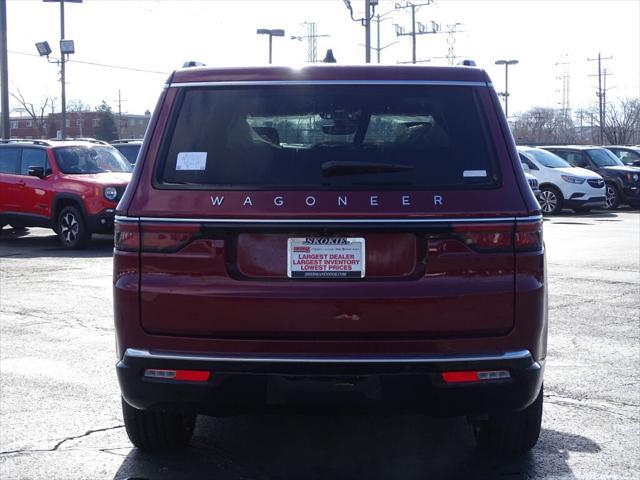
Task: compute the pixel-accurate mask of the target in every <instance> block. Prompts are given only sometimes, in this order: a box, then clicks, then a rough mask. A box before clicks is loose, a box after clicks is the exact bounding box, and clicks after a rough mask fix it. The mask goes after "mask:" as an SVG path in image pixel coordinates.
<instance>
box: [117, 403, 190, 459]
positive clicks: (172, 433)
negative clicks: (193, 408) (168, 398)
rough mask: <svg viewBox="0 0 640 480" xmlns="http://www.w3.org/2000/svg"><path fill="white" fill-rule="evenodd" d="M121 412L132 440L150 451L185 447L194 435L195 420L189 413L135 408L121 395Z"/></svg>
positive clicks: (136, 444) (140, 447)
mask: <svg viewBox="0 0 640 480" xmlns="http://www.w3.org/2000/svg"><path fill="white" fill-rule="evenodd" d="M122 415H123V417H124V426H125V429H126V430H127V435H128V436H129V440H131V443H133V444H134V445H135V446H136V447H138V448H139V449H141V450H146V451H150V452H153V451H161V450H175V449H179V448H184V447H186V446H187V445H188V444H189V441H190V440H191V437H192V436H193V429H194V427H195V421H196V416H195V415H192V414H191V415H190V414H186V413H180V412H164V411H151V410H138V409H137V408H134V407H132V406H131V405H129V404H128V403H127V402H126V401H125V400H124V399H122Z"/></svg>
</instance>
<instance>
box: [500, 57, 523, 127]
mask: <svg viewBox="0 0 640 480" xmlns="http://www.w3.org/2000/svg"><path fill="white" fill-rule="evenodd" d="M517 64H518V60H497V61H496V65H504V92H503V93H501V95H503V96H504V116H505V117H507V120H508V119H509V65H517Z"/></svg>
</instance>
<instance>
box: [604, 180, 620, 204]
mask: <svg viewBox="0 0 640 480" xmlns="http://www.w3.org/2000/svg"><path fill="white" fill-rule="evenodd" d="M617 200H618V193H617V192H616V189H615V188H614V187H612V186H611V185H607V197H606V200H605V203H606V208H608V209H610V208H614V207H615V205H616V203H617Z"/></svg>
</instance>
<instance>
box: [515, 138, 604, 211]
mask: <svg viewBox="0 0 640 480" xmlns="http://www.w3.org/2000/svg"><path fill="white" fill-rule="evenodd" d="M518 154H519V156H520V161H521V162H522V164H523V165H526V166H527V167H528V170H529V173H531V175H533V176H534V177H536V178H537V179H538V182H539V183H540V197H539V199H538V201H539V202H540V207H541V209H542V212H543V213H544V214H546V215H554V214H557V213H560V212H561V211H562V209H563V208H564V207H566V208H572V209H573V210H575V211H576V212H577V213H586V212H588V211H589V210H591V209H592V208H600V207H604V206H605V200H606V194H605V183H604V180H603V179H602V177H601V176H600V175H598V174H597V173H594V172H592V171H591V170H587V169H585V168H578V167H572V166H571V165H570V164H569V163H567V162H565V161H564V160H563V159H562V158H560V157H559V156H557V155H554V154H553V153H551V152H548V151H547V150H542V149H541V148H530V147H518Z"/></svg>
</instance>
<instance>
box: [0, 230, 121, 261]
mask: <svg viewBox="0 0 640 480" xmlns="http://www.w3.org/2000/svg"><path fill="white" fill-rule="evenodd" d="M112 255H113V236H111V235H93V236H92V239H91V241H90V242H89V243H88V245H87V247H86V248H84V249H82V250H65V249H64V248H63V247H62V246H61V245H60V242H59V240H58V237H57V235H56V234H55V233H54V232H53V231H51V230H46V229H40V228H33V229H24V230H14V229H8V228H4V229H2V232H1V233H0V258H40V257H63V258H65V257H66V258H95V257H110V256H112Z"/></svg>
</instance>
